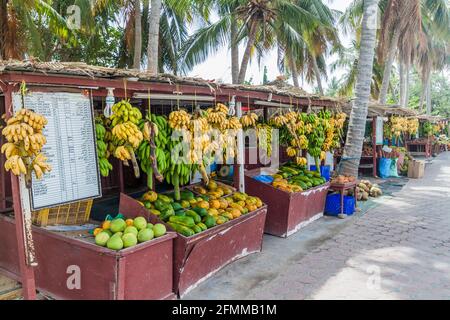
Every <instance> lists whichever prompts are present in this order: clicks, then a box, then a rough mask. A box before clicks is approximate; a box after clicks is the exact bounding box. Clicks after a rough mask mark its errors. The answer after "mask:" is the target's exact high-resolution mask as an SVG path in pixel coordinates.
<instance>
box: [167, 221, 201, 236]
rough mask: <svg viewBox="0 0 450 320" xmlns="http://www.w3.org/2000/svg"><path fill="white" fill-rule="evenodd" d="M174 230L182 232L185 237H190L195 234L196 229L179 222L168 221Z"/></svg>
mask: <svg viewBox="0 0 450 320" xmlns="http://www.w3.org/2000/svg"><path fill="white" fill-rule="evenodd" d="M167 224H168V225H169V226H170V227H171V228H172V229H173V230H175V231H176V232H178V233H179V234H182V235H183V236H185V237H190V236H193V235H194V234H195V232H194V230H192V229H191V228H188V227H186V226H183V225H181V224H178V223H174V222H168V223H167Z"/></svg>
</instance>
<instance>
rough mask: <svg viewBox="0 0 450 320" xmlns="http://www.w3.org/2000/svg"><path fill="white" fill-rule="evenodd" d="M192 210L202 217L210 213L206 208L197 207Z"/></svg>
mask: <svg viewBox="0 0 450 320" xmlns="http://www.w3.org/2000/svg"><path fill="white" fill-rule="evenodd" d="M192 210H193V211H195V212H196V213H197V214H198V215H199V216H200V217H204V216H206V215H207V214H208V210H206V209H205V208H200V207H196V208H193V209H192Z"/></svg>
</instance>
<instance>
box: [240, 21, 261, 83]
mask: <svg viewBox="0 0 450 320" xmlns="http://www.w3.org/2000/svg"><path fill="white" fill-rule="evenodd" d="M257 24H258V22H257V21H252V23H251V26H250V32H249V34H248V41H247V47H246V48H245V51H244V56H243V57H242V62H241V69H240V71H239V76H238V84H242V83H244V81H245V75H246V73H247V68H248V63H249V61H250V54H251V52H252V48H253V45H254V44H255V41H256V26H257Z"/></svg>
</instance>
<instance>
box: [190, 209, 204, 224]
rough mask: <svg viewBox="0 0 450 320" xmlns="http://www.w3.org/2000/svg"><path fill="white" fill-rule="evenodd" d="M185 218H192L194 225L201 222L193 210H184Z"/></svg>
mask: <svg viewBox="0 0 450 320" xmlns="http://www.w3.org/2000/svg"><path fill="white" fill-rule="evenodd" d="M186 216H189V217H192V219H194V222H195V223H199V222H201V221H202V218H201V217H200V215H199V214H197V213H196V212H195V211H193V210H186Z"/></svg>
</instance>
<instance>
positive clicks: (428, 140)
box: [406, 115, 448, 158]
mask: <svg viewBox="0 0 450 320" xmlns="http://www.w3.org/2000/svg"><path fill="white" fill-rule="evenodd" d="M417 118H418V121H419V130H418V132H417V135H416V136H415V137H411V139H409V140H408V141H407V142H406V149H407V150H408V152H409V153H410V154H411V155H413V156H421V157H425V158H431V156H433V155H437V154H439V153H440V152H441V151H442V150H445V145H446V141H445V138H444V137H445V129H446V128H447V126H448V121H446V120H444V119H442V118H440V117H435V116H428V115H420V116H418V117H417ZM441 146H444V148H442V149H441Z"/></svg>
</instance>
